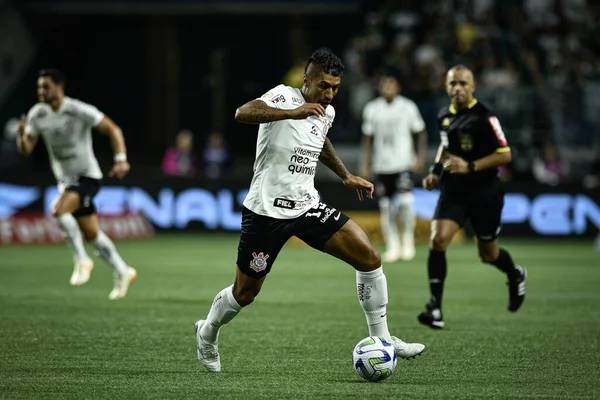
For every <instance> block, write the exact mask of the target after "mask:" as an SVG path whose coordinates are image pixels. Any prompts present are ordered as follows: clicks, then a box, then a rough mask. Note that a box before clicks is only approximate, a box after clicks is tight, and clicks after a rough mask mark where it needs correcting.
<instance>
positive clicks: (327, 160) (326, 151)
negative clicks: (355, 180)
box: [319, 138, 350, 180]
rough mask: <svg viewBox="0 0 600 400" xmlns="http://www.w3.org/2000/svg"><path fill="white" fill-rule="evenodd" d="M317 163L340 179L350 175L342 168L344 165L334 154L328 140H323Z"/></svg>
mask: <svg viewBox="0 0 600 400" xmlns="http://www.w3.org/2000/svg"><path fill="white" fill-rule="evenodd" d="M319 161H321V162H322V163H323V164H325V166H327V168H329V169H330V170H332V171H333V172H335V174H336V175H337V176H339V177H340V178H342V180H343V179H346V178H347V177H348V175H350V173H349V172H348V170H347V169H346V167H345V166H344V163H343V162H342V160H340V158H339V157H338V155H337V154H336V152H335V149H334V148H333V145H332V144H331V141H330V140H329V139H328V138H325V144H324V145H323V150H321V154H320V155H319Z"/></svg>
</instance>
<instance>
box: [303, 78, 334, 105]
mask: <svg viewBox="0 0 600 400" xmlns="http://www.w3.org/2000/svg"><path fill="white" fill-rule="evenodd" d="M341 83H342V78H341V77H339V76H333V75H329V74H326V73H324V72H321V73H320V74H318V75H316V76H314V77H309V76H308V75H305V76H304V87H305V90H304V92H303V93H304V96H305V98H306V101H307V102H308V103H319V104H321V105H322V106H323V107H327V106H328V105H329V104H330V103H331V101H332V100H333V98H334V97H335V96H336V95H337V93H338V90H340V85H341Z"/></svg>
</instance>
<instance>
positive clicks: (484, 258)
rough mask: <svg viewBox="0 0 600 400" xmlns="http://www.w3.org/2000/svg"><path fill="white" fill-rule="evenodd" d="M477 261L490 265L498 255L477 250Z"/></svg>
mask: <svg viewBox="0 0 600 400" xmlns="http://www.w3.org/2000/svg"><path fill="white" fill-rule="evenodd" d="M479 259H480V260H481V262H484V263H487V264H490V263H493V262H494V261H496V260H497V259H498V254H496V253H495V252H491V251H487V250H481V249H480V250H479Z"/></svg>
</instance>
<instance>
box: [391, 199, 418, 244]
mask: <svg viewBox="0 0 600 400" xmlns="http://www.w3.org/2000/svg"><path fill="white" fill-rule="evenodd" d="M396 202H397V204H398V221H399V223H400V228H401V229H402V236H401V243H402V247H405V248H408V249H411V248H414V247H415V223H416V220H417V216H416V215H415V208H414V203H415V196H414V195H413V194H412V193H411V192H407V193H399V194H398V197H397V200H396Z"/></svg>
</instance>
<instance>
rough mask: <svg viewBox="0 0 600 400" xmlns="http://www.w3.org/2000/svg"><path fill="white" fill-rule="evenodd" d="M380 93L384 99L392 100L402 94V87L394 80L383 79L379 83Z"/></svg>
mask: <svg viewBox="0 0 600 400" xmlns="http://www.w3.org/2000/svg"><path fill="white" fill-rule="evenodd" d="M379 93H380V94H381V96H382V97H384V98H386V99H388V100H391V99H393V98H394V97H396V96H397V95H398V93H400V85H399V84H398V81H397V80H395V79H394V78H389V77H388V78H382V79H381V81H380V82H379Z"/></svg>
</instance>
